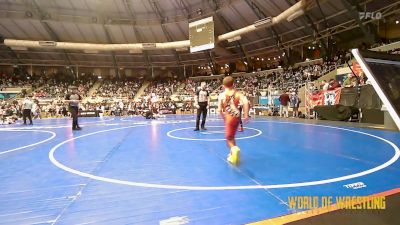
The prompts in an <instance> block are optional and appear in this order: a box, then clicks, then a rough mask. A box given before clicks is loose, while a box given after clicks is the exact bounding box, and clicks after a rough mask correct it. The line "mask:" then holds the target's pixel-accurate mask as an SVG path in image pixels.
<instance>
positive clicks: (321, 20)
mask: <svg viewBox="0 0 400 225" xmlns="http://www.w3.org/2000/svg"><path fill="white" fill-rule="evenodd" d="M372 1H373V0H367V1H365V2H363V5H365V4H367V3H369V2H372ZM347 12H348V9H343V10H341V11H339V12H337V13H334V14H332V15H330V16H328V17H326V18H325V19H326V20H329V19H333V18H335V17H339V16H341V15H343V14H345V13H347ZM325 19H320V20H318V21H315V22H314V23H315V25H316V26H319V25H320V24H321V23H324V21H325ZM305 28H306V26H304V25H303V26H299V27H297V28H295V29H291V30H289V31H286V32H283V33H281V34H280V35H281V37H284V36H289V35H291V34H292V33H296V32H300V31H301V30H303V29H305ZM325 29H329V26H328V27H325ZM308 36H309V35H305V36H304V37H308ZM272 38H273V37H272V36H270V37H265V38H261V39H259V40H256V41H252V42H247V43H244V44H243V46H247V45H251V44H255V43H258V42H264V41H267V40H270V39H272ZM227 48H228V49H230V48H233V47H227ZM248 52H250V51H248Z"/></svg>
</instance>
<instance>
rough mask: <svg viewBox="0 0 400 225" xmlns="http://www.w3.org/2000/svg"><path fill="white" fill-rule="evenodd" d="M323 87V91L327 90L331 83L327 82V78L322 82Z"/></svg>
mask: <svg viewBox="0 0 400 225" xmlns="http://www.w3.org/2000/svg"><path fill="white" fill-rule="evenodd" d="M321 87H322V88H321V89H322V90H323V91H327V90H328V88H329V83H328V82H326V80H323V81H322V83H321Z"/></svg>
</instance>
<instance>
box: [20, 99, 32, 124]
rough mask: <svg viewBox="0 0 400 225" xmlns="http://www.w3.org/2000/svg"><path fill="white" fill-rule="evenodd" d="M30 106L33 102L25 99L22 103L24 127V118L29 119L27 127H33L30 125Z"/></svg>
mask: <svg viewBox="0 0 400 225" xmlns="http://www.w3.org/2000/svg"><path fill="white" fill-rule="evenodd" d="M32 106H33V102H32V101H31V100H30V99H29V97H26V98H25V100H24V101H23V102H22V109H23V111H22V116H23V120H24V125H26V117H28V119H29V125H33V123H32Z"/></svg>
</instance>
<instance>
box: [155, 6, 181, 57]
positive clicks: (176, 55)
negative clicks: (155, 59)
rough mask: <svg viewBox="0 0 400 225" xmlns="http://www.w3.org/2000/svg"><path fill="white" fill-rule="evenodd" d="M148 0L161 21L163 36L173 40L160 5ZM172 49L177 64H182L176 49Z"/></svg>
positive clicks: (170, 40)
mask: <svg viewBox="0 0 400 225" xmlns="http://www.w3.org/2000/svg"><path fill="white" fill-rule="evenodd" d="M148 1H149V3H150V5H151V7H152V9H153V11H154V12H155V13H156V14H157V16H158V18H159V19H160V21H161V29H162V31H163V33H164V36H165V37H166V39H167V40H168V41H169V42H173V41H174V39H173V38H172V35H171V34H170V33H169V31H168V29H167V28H166V27H165V24H164V22H165V20H168V19H166V17H165V16H164V14H163V12H162V11H161V8H160V6H159V5H158V4H157V2H156V1H154V0H148ZM172 51H173V53H174V55H175V59H176V62H177V64H178V65H182V63H181V56H180V55H179V53H178V52H177V51H176V49H174V50H172Z"/></svg>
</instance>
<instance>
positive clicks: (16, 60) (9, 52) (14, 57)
mask: <svg viewBox="0 0 400 225" xmlns="http://www.w3.org/2000/svg"><path fill="white" fill-rule="evenodd" d="M3 41H4V37H3V36H2V35H0V43H1V48H4V50H5V51H2V52H4V53H6V54H7V55H9V56H10V58H11V60H13V61H14V65H17V64H19V63H21V61H20V60H19V57H18V54H17V53H15V51H14V50H13V49H12V48H10V47H9V46H7V45H5V44H3Z"/></svg>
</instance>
